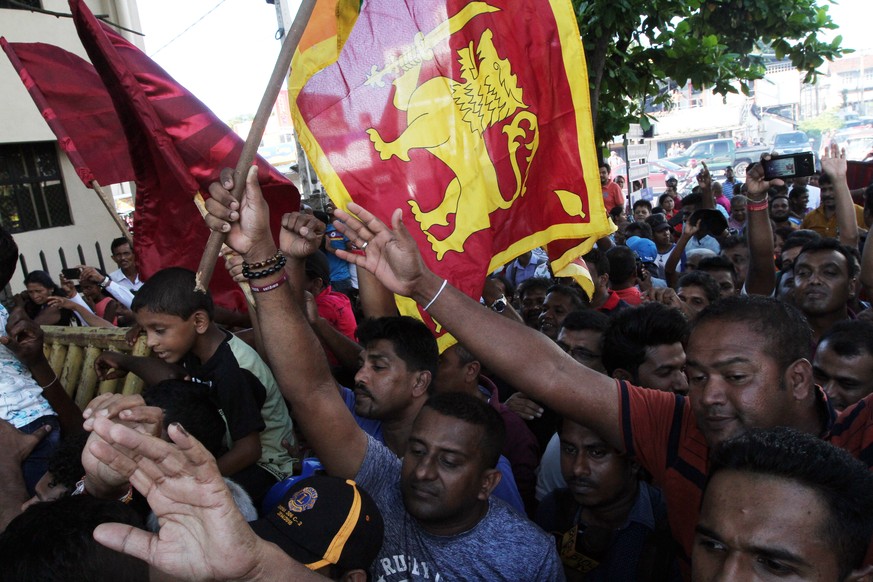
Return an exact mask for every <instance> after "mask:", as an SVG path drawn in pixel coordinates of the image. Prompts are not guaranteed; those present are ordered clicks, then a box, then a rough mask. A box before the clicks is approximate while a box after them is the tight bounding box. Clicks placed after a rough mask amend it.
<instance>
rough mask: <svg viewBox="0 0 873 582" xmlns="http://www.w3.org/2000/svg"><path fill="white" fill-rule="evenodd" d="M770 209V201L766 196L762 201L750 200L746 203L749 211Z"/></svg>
mask: <svg viewBox="0 0 873 582" xmlns="http://www.w3.org/2000/svg"><path fill="white" fill-rule="evenodd" d="M769 209H770V203H769V202H768V201H767V199H766V198H764V199H763V200H761V201H760V202H752V201H749V202H748V203H746V210H747V211H748V212H760V211H762V210H769Z"/></svg>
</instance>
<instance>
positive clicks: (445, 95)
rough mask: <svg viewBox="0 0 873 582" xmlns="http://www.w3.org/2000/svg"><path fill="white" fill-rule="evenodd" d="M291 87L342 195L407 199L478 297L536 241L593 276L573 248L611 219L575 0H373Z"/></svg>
mask: <svg viewBox="0 0 873 582" xmlns="http://www.w3.org/2000/svg"><path fill="white" fill-rule="evenodd" d="M291 95H292V99H293V102H292V109H293V115H294V117H295V125H296V128H297V132H298V137H299V139H300V141H301V144H302V146H303V148H304V150H305V151H306V152H307V154H308V155H309V157H310V159H311V160H312V162H313V165H314V166H315V168H316V171H317V172H318V175H319V177H320V178H321V180H322V182H323V183H324V184H325V188H326V190H327V192H328V193H329V194H330V196H331V198H333V200H334V202H335V203H337V204H338V205H341V206H344V205H345V204H346V203H348V202H349V201H351V200H354V201H355V202H357V203H359V204H361V205H363V206H365V207H367V208H368V209H371V210H373V211H374V212H375V213H376V214H377V215H379V217H380V218H381V219H382V220H384V221H386V222H388V219H389V218H390V215H391V213H392V211H393V210H394V209H395V208H398V207H399V208H403V210H404V220H405V222H406V224H407V226H408V227H410V230H412V232H413V235H414V236H415V237H416V239H417V241H418V244H419V248H420V249H421V250H422V253H423V255H424V258H425V261H426V262H427V264H428V266H429V267H430V268H431V269H433V270H434V271H435V272H436V273H439V274H441V275H442V276H444V277H447V278H448V279H449V280H450V281H451V282H452V283H453V284H454V285H455V286H457V287H458V288H460V289H462V290H463V291H465V292H466V293H468V294H469V295H471V296H472V297H475V298H478V297H479V295H480V293H481V290H482V285H483V282H484V279H485V276H486V275H487V273H488V272H489V271H491V270H494V269H496V268H497V267H499V266H501V265H503V264H505V263H507V262H509V261H510V260H512V259H513V258H515V257H516V256H518V255H520V254H522V253H524V252H526V251H528V250H530V249H532V248H534V247H537V246H541V245H547V247H548V251H549V256H550V257H551V259H552V266H553V269H554V271H555V272H556V274H559V275H563V274H564V272H566V271H571V272H572V274H576V275H579V276H581V277H582V278H583V279H584V277H585V273H584V272H582V271H580V270H579V269H578V268H575V267H573V265H572V263H573V261H574V260H575V259H577V258H578V257H579V256H580V255H582V254H584V253H585V252H587V251H588V250H589V249H590V248H591V246H592V245H593V244H594V242H595V240H596V239H597V238H599V237H602V236H604V235H606V234H608V233H609V232H611V230H612V226H611V223H610V222H609V221H608V220H607V217H606V213H605V212H604V207H603V198H602V195H601V190H600V182H599V179H598V168H597V158H596V153H595V146H594V140H593V130H592V126H591V108H590V103H589V99H588V81H587V71H586V67H585V61H584V53H583V49H582V43H581V40H580V37H579V30H578V27H577V25H576V18H575V15H574V13H573V9H572V6H571V5H570V2H569V0H551V1H550V0H527V1H525V2H518V1H513V0H487V1H475V2H463V1H459V0H448V1H447V0H442V1H437V0H415V1H412V0H408V1H407V2H398V1H397V0H369V1H368V2H366V3H365V4H364V5H363V7H362V9H361V11H360V14H359V16H358V18H357V21H356V23H355V25H354V28H353V29H352V30H351V33H350V34H349V36H348V39H347V40H346V41H345V43H344V44H343V45H342V49H341V52H340V53H339V56H338V58H337V60H336V62H335V63H332V64H329V65H328V66H325V67H324V68H322V69H321V70H319V71H317V72H314V73H313V74H312V75H311V77H309V79H308V81H307V82H306V84H305V87H303V89H302V90H301V91H300V92H299V93H298V94H297V95H296V97H294V93H293V92H291ZM583 264H584V263H583ZM587 283H588V287H589V292H590V287H591V281H590V278H589V279H587ZM404 309H405V310H409V311H416V315H419V316H423V317H424V319H425V321H428V319H427V314H425V313H423V312H420V310H418V308H416V307H411V306H407V307H406V308H404Z"/></svg>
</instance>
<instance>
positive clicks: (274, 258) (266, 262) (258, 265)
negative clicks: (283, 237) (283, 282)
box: [243, 250, 285, 269]
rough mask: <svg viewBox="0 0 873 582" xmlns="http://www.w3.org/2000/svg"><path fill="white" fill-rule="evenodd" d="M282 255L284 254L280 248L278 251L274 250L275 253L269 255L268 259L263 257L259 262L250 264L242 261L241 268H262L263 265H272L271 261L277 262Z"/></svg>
mask: <svg viewBox="0 0 873 582" xmlns="http://www.w3.org/2000/svg"><path fill="white" fill-rule="evenodd" d="M284 256H285V255H283V254H282V251H281V250H278V251H276V254H275V255H273V256H272V257H270V258H269V259H264V260H263V261H261V262H260V263H251V264H249V263H243V268H248V269H263V268H264V267H267V266H269V265H272V264H273V263H278V262H279V261H280V260H282V257H284Z"/></svg>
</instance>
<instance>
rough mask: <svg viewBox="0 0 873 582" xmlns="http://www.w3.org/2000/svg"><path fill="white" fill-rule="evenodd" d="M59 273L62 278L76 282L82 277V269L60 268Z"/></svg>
mask: <svg viewBox="0 0 873 582" xmlns="http://www.w3.org/2000/svg"><path fill="white" fill-rule="evenodd" d="M61 274H62V275H63V276H64V279H66V280H68V281H75V282H77V283H78V281H79V279H81V278H82V269H61Z"/></svg>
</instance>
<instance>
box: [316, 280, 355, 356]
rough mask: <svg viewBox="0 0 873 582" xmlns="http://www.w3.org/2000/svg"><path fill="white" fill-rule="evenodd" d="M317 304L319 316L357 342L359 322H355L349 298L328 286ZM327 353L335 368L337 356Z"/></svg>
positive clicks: (317, 297) (323, 290) (318, 296)
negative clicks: (356, 332) (356, 334)
mask: <svg viewBox="0 0 873 582" xmlns="http://www.w3.org/2000/svg"><path fill="white" fill-rule="evenodd" d="M315 304H316V305H317V306H318V315H319V316H320V317H323V318H324V319H325V320H326V321H327V322H328V323H329V324H330V325H331V327H333V328H334V329H335V330H337V331H338V332H340V333H341V334H343V335H344V336H346V337H347V338H349V339H350V340H352V341H356V340H355V331H356V330H357V329H358V322H357V321H356V320H355V313H354V311H353V310H352V302H351V301H350V300H349V298H348V297H347V296H345V295H343V294H342V293H339V292H337V291H334V290H333V289H331V288H330V285H328V286H327V287H325V288H324V289H322V291H321V293H319V294H318V295H317V296H316V297H315ZM325 352H327V359H328V360H329V361H330V364H331V365H334V366H335V365H336V364H337V363H338V361H337V359H336V356H334V355H333V353H332V352H331V351H330V350H328V349H327V348H325Z"/></svg>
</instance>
